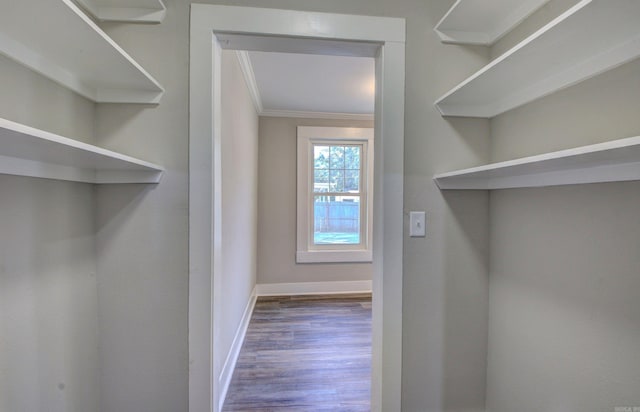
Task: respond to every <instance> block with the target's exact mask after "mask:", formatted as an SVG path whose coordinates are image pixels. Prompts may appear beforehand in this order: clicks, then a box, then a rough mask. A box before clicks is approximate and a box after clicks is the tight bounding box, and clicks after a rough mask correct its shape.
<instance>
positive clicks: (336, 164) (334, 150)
mask: <svg viewBox="0 0 640 412" xmlns="http://www.w3.org/2000/svg"><path fill="white" fill-rule="evenodd" d="M330 151H331V163H330V164H329V167H330V168H331V169H344V146H331V149H330Z"/></svg>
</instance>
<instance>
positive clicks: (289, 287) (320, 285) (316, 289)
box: [256, 280, 372, 296]
mask: <svg viewBox="0 0 640 412" xmlns="http://www.w3.org/2000/svg"><path fill="white" fill-rule="evenodd" d="M371 290H372V283H371V281H370V280H354V281H342V282H297V283H261V284H257V285H256V293H257V295H258V296H287V295H333V294H344V293H371Z"/></svg>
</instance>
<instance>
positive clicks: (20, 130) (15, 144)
mask: <svg viewBox="0 0 640 412" xmlns="http://www.w3.org/2000/svg"><path fill="white" fill-rule="evenodd" d="M163 171H164V169H163V168H162V167H161V166H158V165H156V164H153V163H150V162H147V161H144V160H140V159H136V158H134V157H131V156H127V155H124V154H121V153H117V152H114V151H111V150H107V149H103V148H101V147H98V146H94V145H90V144H87V143H84V142H80V141H78V140H74V139H69V138H67V137H64V136H60V135H57V134H53V133H49V132H46V131H44V130H40V129H36V128H33V127H30V126H27V125H24V124H21V123H16V122H12V121H11V120H7V119H2V118H0V173H1V174H8V175H14V176H28V177H38V178H43V179H55V180H66V181H72V182H82V183H97V184H106V183H158V182H159V181H160V178H161V177H162V173H163Z"/></svg>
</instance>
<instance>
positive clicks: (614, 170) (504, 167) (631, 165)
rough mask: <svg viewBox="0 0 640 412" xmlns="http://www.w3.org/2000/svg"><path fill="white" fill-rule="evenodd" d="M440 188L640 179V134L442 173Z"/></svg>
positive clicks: (549, 184) (438, 178) (511, 186)
mask: <svg viewBox="0 0 640 412" xmlns="http://www.w3.org/2000/svg"><path fill="white" fill-rule="evenodd" d="M433 179H434V180H435V182H436V184H437V185H438V187H439V188H440V189H476V190H486V189H489V190H492V189H510V188H518V187H541V186H559V185H570V184H584V183H603V182H622V181H629V180H640V136H637V137H629V138H626V139H620V140H613V141H610V142H604V143H598V144H594V145H588V146H582V147H576V148H573V149H567V150H560V151H557V152H551V153H545V154H541V155H536V156H529V157H523V158H520V159H515V160H507V161H505V162H499V163H492V164H488V165H484V166H478V167H472V168H469V169H464V170H457V171H453V172H448V173H442V174H438V175H436V176H434V178H433Z"/></svg>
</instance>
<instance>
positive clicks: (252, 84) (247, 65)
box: [236, 50, 263, 115]
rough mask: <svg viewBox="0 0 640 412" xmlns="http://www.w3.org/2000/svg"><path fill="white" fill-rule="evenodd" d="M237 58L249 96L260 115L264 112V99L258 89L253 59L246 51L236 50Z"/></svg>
mask: <svg viewBox="0 0 640 412" xmlns="http://www.w3.org/2000/svg"><path fill="white" fill-rule="evenodd" d="M236 57H237V58H238V62H239V63H240V68H241V69H242V74H243V75H244V80H245V82H246V83H247V88H248V89H249V94H250V95H251V101H253V106H254V107H255V108H256V112H258V115H260V114H261V113H262V112H263V107H262V98H261V97H260V90H259V89H258V83H256V75H255V73H254V72H253V65H252V64H251V57H249V52H248V51H245V50H236Z"/></svg>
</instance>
